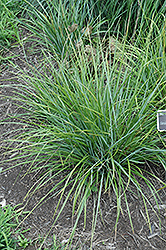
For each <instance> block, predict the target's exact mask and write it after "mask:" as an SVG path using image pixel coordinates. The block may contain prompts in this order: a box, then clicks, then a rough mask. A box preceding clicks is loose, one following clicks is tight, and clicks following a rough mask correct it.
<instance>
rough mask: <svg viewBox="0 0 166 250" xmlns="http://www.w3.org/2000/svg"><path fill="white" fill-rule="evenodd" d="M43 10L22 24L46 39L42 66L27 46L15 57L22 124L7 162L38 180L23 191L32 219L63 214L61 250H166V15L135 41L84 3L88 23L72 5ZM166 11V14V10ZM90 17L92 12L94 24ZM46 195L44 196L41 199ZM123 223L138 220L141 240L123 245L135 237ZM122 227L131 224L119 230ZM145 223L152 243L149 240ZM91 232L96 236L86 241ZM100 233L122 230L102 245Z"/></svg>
mask: <svg viewBox="0 0 166 250" xmlns="http://www.w3.org/2000/svg"><path fill="white" fill-rule="evenodd" d="M37 3H38V4H39V7H40V8H38V7H37V8H34V7H33V8H31V5H30V7H29V8H30V10H29V11H30V14H31V17H32V19H31V18H30V17H29V19H28V21H26V19H24V20H22V21H21V23H22V24H24V28H26V29H27V28H29V30H30V31H31V32H34V34H33V36H35V35H36V36H37V37H38V39H39V38H40V40H36V42H38V43H39V44H40V50H41V52H42V60H41V57H40V59H39V57H38V55H37V60H36V61H35V63H34V58H33V59H32V62H30V60H29V54H27V52H26V49H27V44H25V45H24V44H22V47H21V50H22V51H23V54H22V55H23V57H21V55H20V58H19V60H20V62H19V63H18V62H17V61H14V59H13V62H14V64H12V65H13V66H10V67H13V68H10V69H12V78H13V79H14V78H15V79H16V80H17V83H16V82H14V81H13V83H12V85H11V84H10V89H11V90H12V89H14V92H13V93H12V100H13V103H15V104H18V107H19V108H17V109H15V110H16V111H17V112H16V113H19V114H18V115H17V114H12V113H11V114H10V116H9V118H10V121H12V120H11V119H15V121H14V120H13V121H14V123H13V122H12V123H10V124H12V126H13V124H14V126H18V128H17V129H14V130H13V132H12V133H15V134H16V135H15V136H14V134H12V138H11V137H9V136H8V138H7V142H8V143H9V142H10V141H11V144H10V146H9V147H8V148H7V149H8V150H7V151H5V152H7V155H8V156H5V157H6V158H5V159H6V160H5V159H4V158H3V161H2V164H3V166H4V164H7V165H6V166H8V167H7V168H8V169H9V170H10V171H11V170H12V168H13V167H12V166H11V163H10V162H11V160H10V159H12V165H13V162H15V163H14V165H15V168H16V169H17V168H18V169H19V168H20V165H22V166H23V170H22V173H23V176H24V175H25V176H26V178H28V176H29V178H32V176H35V178H34V177H33V180H34V181H33V182H31V184H29V187H28V189H27V188H24V192H23V193H24V208H27V207H28V206H30V207H31V211H32V212H33V213H32V214H36V212H35V208H36V210H37V208H38V207H39V208H41V211H42V214H44V213H46V211H49V213H50V214H52V216H53V214H54V212H56V217H54V219H53V221H52V223H53V224H52V227H51V226H50V227H49V228H50V232H51V233H52V234H53V232H55V235H57V228H58V226H59V228H61V227H62V225H63V230H64V231H63V230H62V233H61V237H62V238H63V237H64V240H62V241H63V244H64V246H57V249H58V247H61V248H62V247H66V249H67V248H69V246H70V248H71V249H74V248H75V246H74V245H75V244H78V242H79V244H80V245H81V247H82V249H89V248H90V247H91V248H94V249H102V248H103V249H106V248H107V249H116V248H117V249H127V247H129V246H130V247H131V249H135V247H137V248H138V249H139V248H140V249H141V247H144V246H145V245H146V243H147V244H148V245H149V249H151V247H159V245H160V246H161V249H162V247H163V245H162V243H161V244H160V243H158V239H157V240H156V239H155V240H154V237H155V236H157V237H159V230H158V229H159V228H161V229H162V233H164V230H165V226H164V223H165V219H164V218H165V215H164V214H162V213H161V214H159V211H160V210H161V208H165V205H164V200H165V198H164V197H165V191H164V190H165V180H164V177H163V173H164V171H165V133H162V134H160V133H159V132H158V131H157V129H156V111H157V110H158V109H165V42H164V41H165V19H164V16H162V19H158V18H157V17H156V19H155V20H154V19H153V15H149V17H148V18H147V17H146V19H148V21H149V28H147V27H146V28H145V30H144V32H145V34H146V36H142V33H143V27H142V29H141V30H142V33H141V35H140V33H139V34H138V33H137V32H136V34H134V36H136V35H137V36H136V40H135V41H134V42H133V37H132V38H131V37H130V32H129V33H126V32H125V34H123V35H122V31H123V29H124V27H123V29H122V30H119V31H118V32H116V33H117V34H116V36H115V35H114V36H113V34H112V33H109V32H105V31H104V30H102V29H103V27H104V29H105V27H106V26H105V25H106V22H105V21H104V22H103V20H102V21H101V19H100V20H99V18H96V19H94V18H92V21H91V22H89V19H88V18H89V17H87V16H88V15H87V14H86V15H85V16H84V15H83V13H85V12H81V11H82V10H83V8H80V3H79V4H78V5H77V1H76V2H75V5H74V10H77V12H76V14H79V15H80V14H82V15H81V18H82V23H81V21H80V19H79V18H80V16H79V15H78V19H76V16H77V15H76V14H75V15H73V12H72V13H71V12H70V11H69V10H70V8H69V7H70V5H68V2H65V5H63V1H60V5H57V2H56V1H55V2H54V3H53V4H52V3H51V2H44V1H42V2H39V1H37V2H36V4H37ZM157 3H158V4H159V2H158V1H156V4H157ZM31 4H34V2H31ZM43 4H45V5H44V7H43ZM70 4H72V2H70ZM57 6H60V7H59V9H58V8H57ZM147 6H148V5H146V4H145V5H144V7H147ZM65 7H66V8H65ZM76 7H77V8H76ZM142 7H143V5H141V8H142ZM159 7H161V12H162V11H163V5H162V4H161V3H160V4H159ZM88 8H89V6H88ZM64 10H65V11H66V12H65V14H64V13H63V11H64ZM72 10H73V9H72ZM86 10H87V6H86ZM91 10H92V9H91V8H89V12H87V13H88V14H89V16H90V17H91V15H92V12H91ZM119 11H120V10H119ZM43 13H44V14H43ZM50 13H51V14H50ZM154 13H155V12H154ZM162 13H164V12H162ZM159 15H160V14H159ZM73 17H74V18H75V20H74V19H73ZM141 17H142V18H143V16H142V15H141ZM146 19H144V21H146ZM32 20H33V21H32ZM129 20H130V19H128V22H126V25H127V24H128V26H126V27H127V30H128V29H129V27H130V22H129ZM142 20H143V19H142ZM78 23H79V25H78ZM108 23H109V22H108ZM59 27H63V31H62V29H60V28H59ZM120 27H121V26H120ZM139 27H140V26H139ZM58 29H59V32H58V31H57V30H58ZM26 32H28V31H26ZM26 32H25V34H26ZM41 34H44V36H42V35H41ZM57 34H58V35H57ZM61 38H63V39H61ZM131 39H132V40H131ZM59 41H61V42H59ZM35 44H36V43H35ZM57 48H58V50H57ZM21 50H20V51H21ZM17 53H18V51H17ZM33 53H34V51H33ZM31 56H32V55H31ZM40 56H41V53H40ZM19 60H18V61H19ZM23 62H24V63H23ZM24 66H25V67H24ZM2 79H3V77H2ZM7 87H9V86H7V85H6V86H4V88H3V90H4V89H5V88H7ZM9 110H10V109H9ZM18 110H19V112H18ZM14 112H15V111H14ZM9 118H8V119H9ZM6 121H9V120H4V119H2V122H1V124H2V125H3V126H6V124H7V123H8V122H7V123H6ZM7 125H8V124H7ZM5 136H6V135H5ZM14 145H15V146H14ZM3 148H5V146H3ZM5 154H6V153H5ZM8 164H9V165H8ZM14 165H13V166H14ZM27 169H28V170H27ZM156 169H157V171H156ZM4 170H5V169H4ZM5 171H6V170H5ZM159 171H161V172H160V173H159ZM16 172H17V171H16ZM9 173H10V172H9ZM17 173H18V172H17ZM4 174H5V173H4ZM9 176H10V174H9ZM11 176H14V173H13V171H11ZM37 177H38V178H37ZM9 179H10V178H9ZM9 179H8V180H9ZM19 179H20V177H19ZM25 183H26V182H25ZM18 186H19V185H18ZM20 187H21V186H20ZM46 187H49V188H48V189H47V188H46ZM15 188H16V189H17V190H18V187H15ZM7 189H9V186H8V187H7ZM43 189H44V190H45V192H43ZM40 190H42V192H41V195H38V194H37V196H35V191H36V193H38V192H40ZM23 193H22V194H21V195H20V199H21V197H22V196H23ZM26 193H27V195H26ZM15 196H16V192H15ZM33 197H36V203H35V205H34V204H33V202H32V200H33ZM22 199H23V197H22ZM54 199H55V200H54ZM25 201H26V202H25ZM132 201H133V202H134V204H132ZM44 202H45V203H44ZM51 203H53V204H54V205H53V207H52V206H51ZM32 204H33V205H32ZM46 204H49V206H50V207H52V211H50V209H49V208H48V206H47V205H46ZM44 207H45V208H44ZM46 207H47V209H48V210H46ZM107 207H109V210H108V211H107ZM138 207H139V208H138ZM135 208H137V209H136V213H135ZM157 208H158V211H157ZM92 210H93V211H92ZM114 210H115V211H114ZM38 211H39V210H38ZM69 211H71V213H70V215H69ZM91 211H92V212H91ZM111 211H112V212H111ZM152 212H153V213H152ZM47 213H48V212H47ZM140 214H141V216H142V218H140ZM31 216H33V215H31ZM35 216H37V215H35ZM110 216H111V217H110ZM126 216H128V219H127V218H126ZM155 216H156V217H155ZM29 217H30V215H29ZM108 217H109V219H108ZM35 218H36V217H35ZM152 218H153V219H152ZM154 218H155V219H154ZM161 218H162V219H161ZM142 219H144V223H143V222H142ZM26 220H28V217H25V221H26ZM59 220H60V224H58V221H59ZM138 220H140V224H139V226H138V227H137V223H138ZM124 221H125V223H127V228H128V224H129V222H130V229H128V232H129V233H128V235H130V237H131V238H132V235H134V236H133V237H134V238H133V239H134V243H131V241H129V240H126V241H125V243H124V242H123V243H122V244H121V243H120V240H119V238H117V237H118V236H117V234H118V233H119V234H120V236H121V237H122V238H124V239H125V237H128V236H126V235H125V236H123V234H124V231H123V230H124V228H125V223H124ZM136 221H137V222H136ZM161 221H162V222H161ZM121 223H122V224H121ZM39 224H40V223H39V221H38V222H37V225H39ZM64 224H66V225H67V231H65V229H64ZM55 225H56V226H55ZM120 225H123V227H122V228H120V229H119V227H120ZM144 225H145V226H146V227H147V228H146V229H145V231H146V237H145V236H142V235H141V234H142V233H144V232H143V228H144ZM107 227H108V230H107ZM81 228H82V229H84V230H85V231H83V234H81V231H80V230H82V229H81ZM156 228H157V231H156ZM86 229H88V231H89V232H90V233H89V234H88V237H87V239H85V238H86V237H85V236H86ZM46 231H49V230H48V227H46ZM46 231H45V233H46ZM101 231H104V232H105V233H104V235H105V236H106V235H112V232H115V236H114V237H113V236H111V237H110V236H107V239H104V240H103V238H102V237H101V238H100V237H99V235H100V234H101ZM134 231H136V232H137V233H134ZM84 232H85V233H84ZM96 232H97V233H96ZM138 232H139V233H138ZM74 233H75V235H76V236H77V237H76V238H75V236H74ZM132 233H133V234H132ZM97 235H98V238H97ZM140 235H141V237H143V238H142V242H141V243H140V239H141V237H140ZM161 235H162V234H161ZM161 235H160V237H159V238H160V239H161V240H162V241H163V242H164V240H165V239H164V238H163V237H162V236H161ZM73 237H74V238H73ZM135 237H137V238H139V243H138V242H137V240H135ZM72 239H73V241H72ZM76 239H77V243H76ZM99 239H100V240H99ZM127 239H128V238H127ZM152 240H154V245H153V244H151V241H152ZM85 241H87V242H86V243H85ZM116 242H117V245H116V244H115V243H116ZM145 242H146V243H145ZM101 243H102V244H103V245H102V244H101ZM118 243H119V244H118ZM43 244H44V242H43ZM123 244H124V245H123ZM157 244H158V246H157ZM54 245H55V244H54ZM41 247H42V246H41ZM55 247H56V246H55ZM55 249H56V248H55ZM147 249H148V246H147ZM157 249H160V248H157Z"/></svg>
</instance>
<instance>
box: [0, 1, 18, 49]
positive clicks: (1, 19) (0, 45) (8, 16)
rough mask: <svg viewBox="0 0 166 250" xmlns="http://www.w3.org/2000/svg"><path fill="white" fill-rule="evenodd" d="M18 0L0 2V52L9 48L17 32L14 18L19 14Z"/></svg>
mask: <svg viewBox="0 0 166 250" xmlns="http://www.w3.org/2000/svg"><path fill="white" fill-rule="evenodd" d="M21 2H22V1H20V0H14V1H13V0H12V1H7V0H0V51H1V50H2V49H4V47H9V46H10V45H11V42H12V41H14V40H15V37H16V35H17V32H18V22H17V20H16V16H17V15H18V13H19V12H20V4H21Z"/></svg>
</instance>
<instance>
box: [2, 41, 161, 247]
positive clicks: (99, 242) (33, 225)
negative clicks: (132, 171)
mask: <svg viewBox="0 0 166 250" xmlns="http://www.w3.org/2000/svg"><path fill="white" fill-rule="evenodd" d="M32 51H33V48H32V43H28V42H27V43H26V45H25V52H26V54H27V56H28V62H30V63H31V62H32V63H34V64H35V63H37V62H38V60H40V53H39V54H35V55H34V54H33V52H32ZM7 54H8V55H17V57H15V58H13V59H12V61H13V62H14V63H15V64H16V65H18V66H19V67H21V68H22V69H24V70H27V71H28V65H27V62H26V60H25V56H24V55H25V54H24V50H23V47H21V46H20V45H18V46H17V47H12V48H11V49H10V51H8V52H7ZM0 67H1V68H0V119H1V121H3V119H5V118H8V122H7V123H5V124H3V123H1V124H0V160H1V167H3V170H4V169H7V168H10V170H8V171H6V172H5V173H3V174H1V175H0V197H1V198H2V197H4V198H5V200H6V203H7V204H10V205H12V206H15V205H18V204H20V205H19V206H20V208H21V207H24V210H25V211H31V210H33V209H34V208H35V206H36V204H37V203H38V202H39V200H40V199H41V198H42V197H43V196H44V195H45V194H46V193H47V192H48V191H49V190H51V188H52V187H53V186H54V185H55V183H56V181H58V180H56V179H55V180H54V181H53V182H50V183H49V185H47V186H45V187H44V188H43V189H39V190H38V191H37V192H35V193H34V194H33V195H32V196H31V197H30V199H29V198H28V197H27V198H26V199H25V200H24V197H25V196H26V194H27V192H28V191H29V190H30V188H31V187H33V185H34V184H35V183H36V182H37V180H38V176H39V175H40V172H38V173H36V174H35V173H29V174H27V175H26V172H27V169H28V167H29V166H28V165H26V164H25V165H24V166H23V168H21V166H17V167H15V165H16V164H17V163H18V162H17V161H15V160H13V161H11V160H12V158H13V159H14V157H15V155H14V154H13V153H12V152H11V154H9V155H7V154H5V152H6V150H7V149H6V146H7V144H6V142H5V141H4V140H8V139H9V138H11V137H12V136H14V135H15V134H17V133H19V132H18V131H17V130H18V129H20V128H21V127H20V126H21V125H19V124H14V123H11V121H13V119H11V116H13V115H14V114H16V113H22V112H23V110H22V109H21V108H20V107H18V106H17V105H16V104H19V103H18V102H17V101H12V100H11V99H10V98H9V97H10V96H13V95H14V93H13V91H12V88H11V87H10V86H12V85H13V84H16V80H17V77H16V73H17V68H13V66H11V65H10V64H9V62H6V63H5V62H3V64H2V65H1V66H0ZM6 84H8V85H9V86H6V87H4V85H6ZM18 91H19V90H18ZM4 96H6V98H4ZM8 96H9V97H8ZM21 129H22V128H21ZM15 147H19V145H15ZM8 151H9V149H8ZM7 159H9V160H10V161H9V162H6V161H5V160H7ZM152 171H154V174H156V175H158V176H159V177H160V178H161V179H163V180H164V173H163V170H162V169H157V170H155V169H154V168H153V166H152ZM149 180H150V181H151V182H152V183H153V184H154V186H155V187H156V189H157V190H159V194H160V197H161V201H159V204H160V207H159V209H158V208H156V207H155V205H156V203H155V200H154V198H153V197H152V196H151V195H150V191H149V190H148V187H147V186H146V185H145V184H144V183H143V182H142V187H143V188H144V191H145V192H147V197H149V200H150V201H151V203H152V207H148V208H147V209H148V213H149V216H150V222H151V232H150V230H149V226H148V223H147V220H146V211H145V207H144V205H143V202H142V200H141V198H139V196H138V194H137V191H136V190H135V189H134V188H133V190H132V191H133V193H131V192H128V193H127V198H128V202H129V208H130V211H131V216H132V223H133V227H134V232H132V229H131V225H130V221H129V217H128V212H127V208H126V205H125V200H124V199H123V204H122V208H123V210H122V211H121V214H120V217H119V222H118V226H117V230H116V232H115V230H114V225H115V222H116V216H117V207H116V197H115V196H114V195H113V194H111V196H109V195H108V194H103V197H102V202H101V214H102V218H103V221H104V224H103V222H102V220H101V217H100V215H99V216H98V221H97V226H96V231H95V234H94V239H93V249H95V250H99V249H101V250H102V249H110V250H113V249H117V250H127V249H128V250H129V249H130V250H136V249H140V250H144V249H146V250H151V249H158V250H159V249H161V250H166V191H165V189H161V190H160V188H161V185H160V184H159V183H158V182H157V180H156V179H155V178H152V177H149ZM33 190H34V189H33ZM66 195H67V191H66ZM110 197H111V198H110ZM1 198H0V199H1ZM47 198H48V199H47ZM47 198H46V199H45V200H44V202H43V204H41V205H40V206H38V207H36V208H35V209H34V210H33V212H32V213H31V214H30V215H29V216H28V217H27V218H26V217H24V220H23V222H22V226H23V228H29V229H30V230H29V232H27V233H26V237H27V238H29V239H32V240H33V242H34V244H33V245H32V246H29V247H28V248H27V250H35V249H37V247H38V244H37V243H36V244H35V242H36V240H37V239H38V238H39V237H40V236H44V235H46V233H48V232H50V233H49V236H48V239H47V247H48V249H49V242H51V238H52V236H53V234H55V236H56V237H57V239H59V240H60V242H61V243H62V244H65V243H66V242H67V240H68V239H69V237H70V233H71V230H72V226H73V218H72V215H71V214H72V200H69V202H68V203H67V204H66V206H65V208H64V210H63V212H62V214H61V216H60V217H59V219H58V221H57V222H56V223H54V219H55V217H54V211H55V207H56V204H57V203H58V199H59V198H58V197H56V195H50V197H47ZM93 200H94V197H93V195H92V196H91V197H89V200H88V206H87V225H86V228H85V229H84V221H83V216H82V217H81V219H80V221H79V225H78V228H77V230H76V234H75V237H74V240H73V243H72V244H73V245H72V248H71V249H75V247H76V246H81V247H80V249H82V250H88V249H89V246H90V239H91V223H92V209H93ZM152 208H154V209H155V211H156V214H155V213H154V211H153V209H152Z"/></svg>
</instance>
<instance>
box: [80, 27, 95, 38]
mask: <svg viewBox="0 0 166 250" xmlns="http://www.w3.org/2000/svg"><path fill="white" fill-rule="evenodd" d="M92 30H93V27H92V26H88V27H84V28H83V29H82V30H81V33H84V35H85V36H90V35H91V34H92Z"/></svg>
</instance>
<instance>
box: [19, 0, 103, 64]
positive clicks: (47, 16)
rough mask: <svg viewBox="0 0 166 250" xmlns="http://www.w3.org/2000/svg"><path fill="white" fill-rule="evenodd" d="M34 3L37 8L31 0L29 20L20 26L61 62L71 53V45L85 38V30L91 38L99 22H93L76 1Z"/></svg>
mask: <svg viewBox="0 0 166 250" xmlns="http://www.w3.org/2000/svg"><path fill="white" fill-rule="evenodd" d="M36 2H37V3H38V5H37V6H36V5H35V4H34V1H32V4H31V3H28V7H29V8H28V9H27V12H28V13H29V18H28V20H27V19H25V20H24V21H23V22H22V23H23V24H24V26H25V27H26V28H27V29H28V30H30V31H32V32H33V33H34V34H35V35H36V36H37V37H38V43H40V44H42V45H43V46H45V47H46V48H47V51H48V50H49V51H51V52H52V53H53V54H56V55H58V56H59V58H61V59H64V58H66V56H67V55H68V54H69V53H70V52H71V51H72V47H71V42H72V44H73V46H76V44H78V43H79V42H80V41H82V40H84V39H85V33H86V31H87V28H88V27H92V31H91V33H92V36H93V35H94V34H95V33H96V31H97V29H98V28H99V26H100V25H101V24H102V23H103V22H101V21H100V22H96V21H97V20H98V19H99V17H94V18H93V17H92V15H91V13H90V11H89V12H87V11H86V9H85V8H84V5H82V2H80V1H68V0H66V1H62V0H59V1H51V0H50V1H36ZM33 4H34V5H33ZM45 5H47V7H46V6H45ZM38 6H39V7H38ZM83 28H84V31H83Z"/></svg>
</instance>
